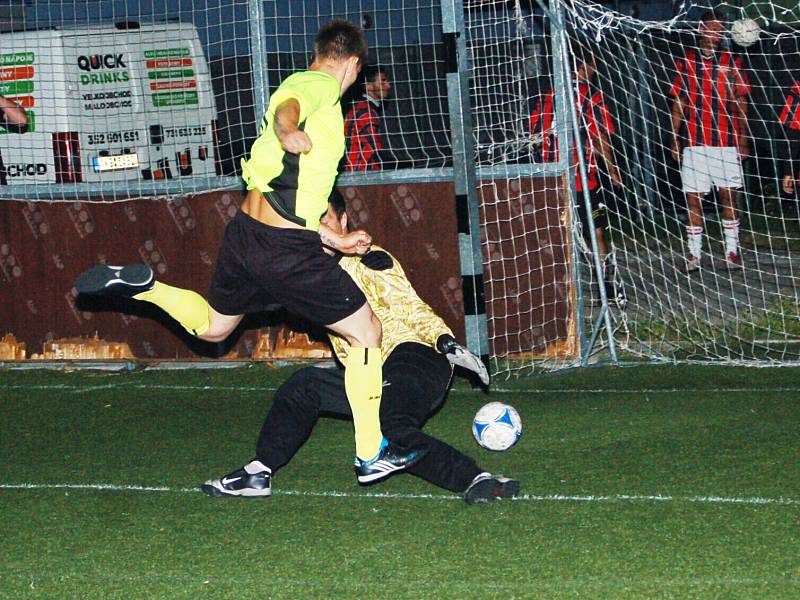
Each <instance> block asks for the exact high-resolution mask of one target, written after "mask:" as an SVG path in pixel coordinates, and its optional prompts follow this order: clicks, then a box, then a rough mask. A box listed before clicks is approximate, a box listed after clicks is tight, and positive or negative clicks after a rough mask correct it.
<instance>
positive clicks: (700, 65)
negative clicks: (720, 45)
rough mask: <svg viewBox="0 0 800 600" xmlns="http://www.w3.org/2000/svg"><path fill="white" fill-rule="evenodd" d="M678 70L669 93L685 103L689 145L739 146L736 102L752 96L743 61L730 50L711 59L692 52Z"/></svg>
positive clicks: (679, 62)
mask: <svg viewBox="0 0 800 600" xmlns="http://www.w3.org/2000/svg"><path fill="white" fill-rule="evenodd" d="M675 68H676V69H677V71H678V73H677V74H676V75H675V79H674V80H673V82H672V88H671V89H670V91H669V93H670V95H672V96H674V97H676V98H680V99H681V100H682V101H683V102H684V117H685V120H686V137H687V139H688V145H689V146H714V147H719V146H736V145H737V142H738V137H739V125H740V123H739V115H738V111H737V108H736V105H735V103H736V101H737V100H738V99H739V98H741V97H743V96H747V95H748V94H749V93H750V82H749V80H748V77H747V73H745V72H744V70H743V69H742V60H741V58H739V57H734V56H733V54H731V53H730V52H729V51H728V50H722V51H720V52H717V53H715V54H714V56H712V57H710V58H705V57H703V56H701V55H700V53H699V52H697V51H696V50H689V51H688V52H686V56H685V57H684V58H682V59H679V60H677V61H676V62H675Z"/></svg>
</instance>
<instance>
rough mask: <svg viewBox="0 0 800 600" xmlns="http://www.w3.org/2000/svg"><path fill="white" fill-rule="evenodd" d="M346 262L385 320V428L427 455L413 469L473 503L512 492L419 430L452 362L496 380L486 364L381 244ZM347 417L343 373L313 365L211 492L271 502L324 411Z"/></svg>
mask: <svg viewBox="0 0 800 600" xmlns="http://www.w3.org/2000/svg"><path fill="white" fill-rule="evenodd" d="M323 222H325V223H326V224H327V225H328V226H329V227H330V228H331V229H333V230H338V231H341V232H342V233H343V234H345V233H346V232H347V213H346V212H345V204H344V200H343V199H342V198H341V196H339V195H338V194H335V193H334V195H333V196H332V197H331V204H330V208H329V209H328V213H327V214H326V216H325V218H324V219H323ZM340 264H341V265H342V268H343V269H344V270H345V271H347V272H348V273H349V274H350V275H351V276H352V277H353V279H354V280H355V281H356V283H357V284H358V286H359V287H360V288H361V289H362V290H363V291H364V293H365V294H366V296H367V298H368V299H369V302H370V304H371V305H372V307H373V309H374V311H375V314H377V315H378V317H379V318H380V320H381V323H382V324H383V333H384V335H383V353H384V356H386V362H385V363H384V366H383V374H384V379H385V382H384V384H383V385H384V392H383V399H382V401H381V424H382V426H383V427H384V431H385V432H386V434H387V435H389V436H390V437H391V439H393V440H397V441H399V442H400V443H402V444H404V445H407V446H419V447H421V448H423V449H424V450H425V451H426V452H425V454H424V456H423V458H422V459H421V460H420V461H419V462H418V463H416V464H415V465H413V466H411V467H409V469H408V470H409V472H410V473H413V474H414V475H417V476H419V477H421V478H423V479H425V480H427V481H429V482H431V483H433V484H434V485H437V486H439V487H442V488H445V489H448V490H451V491H454V492H460V493H461V492H463V493H464V499H465V500H466V501H467V502H468V503H470V504H472V503H475V502H489V501H492V500H495V499H497V498H506V497H511V496H514V495H515V494H516V493H517V491H518V489H519V483H518V482H517V481H514V480H511V479H508V478H505V477H502V476H499V475H492V474H489V473H486V472H484V471H482V470H481V469H480V468H479V467H478V466H477V465H476V463H475V461H474V460H472V459H471V458H469V457H467V456H465V455H464V454H462V453H461V452H459V451H458V450H456V449H455V448H453V447H452V446H450V445H448V444H445V443H444V442H442V441H440V440H438V439H436V438H434V437H431V436H429V435H427V434H426V433H423V432H422V431H420V428H421V427H422V424H423V423H424V422H425V421H426V420H427V418H428V417H429V416H430V415H431V414H432V413H433V412H435V411H436V410H437V409H438V408H439V407H440V406H441V404H442V402H443V400H444V397H445V394H446V393H447V389H448V387H449V385H450V379H451V375H452V366H451V363H454V364H458V365H461V366H463V367H466V368H467V369H470V370H472V371H474V372H476V373H478V375H479V376H480V377H481V379H482V381H483V382H484V383H488V381H489V377H488V373H487V372H486V368H485V367H484V366H483V363H481V361H480V360H479V359H478V358H477V357H475V356H474V355H473V354H471V353H470V352H469V351H468V350H466V349H464V348H463V347H461V346H460V345H459V344H458V343H457V342H456V341H455V340H454V339H453V335H452V332H451V331H450V329H449V328H448V327H447V325H445V323H444V321H442V319H441V318H439V317H438V316H437V315H436V314H435V313H434V312H433V310H432V309H431V308H430V306H428V305H427V304H425V303H424V302H423V301H422V300H421V299H420V298H419V296H417V294H416V292H415V291H414V288H413V287H412V286H411V283H409V281H408V279H407V278H406V275H405V273H404V272H403V268H402V267H401V266H400V264H399V263H398V262H397V260H396V259H395V258H394V257H392V256H391V255H390V254H389V253H387V252H385V251H383V250H380V249H378V248H377V247H373V250H372V251H371V252H369V254H367V255H365V256H364V257H363V258H357V257H347V256H346V257H342V258H341V261H340ZM331 341H332V343H333V347H334V350H335V352H336V355H337V357H339V358H340V359H341V360H342V361H343V362H346V361H347V359H348V354H349V353H350V352H351V351H352V347H351V346H350V345H349V344H348V343H347V341H346V340H345V339H343V338H341V337H338V336H335V335H332V336H331ZM321 412H324V413H327V414H333V415H336V416H349V415H350V410H349V408H348V405H347V398H346V394H345V385H344V374H343V373H342V371H341V370H340V369H327V368H319V367H306V368H303V369H301V370H299V371H297V372H296V373H294V374H293V375H292V377H290V378H289V380H288V381H287V382H286V383H284V384H283V385H282V386H281V387H280V388H279V389H278V391H277V392H276V394H275V398H274V399H273V402H272V407H271V408H270V410H269V413H268V414H267V417H266V420H265V422H264V425H263V427H262V428H261V433H260V434H259V436H258V442H257V443H256V456H255V458H254V459H253V460H252V461H251V462H249V463H247V464H246V465H245V466H243V467H242V468H241V469H237V470H236V471H233V472H232V473H229V474H228V475H225V476H224V477H222V478H221V479H212V480H210V481H207V482H206V483H205V484H204V485H203V486H202V489H203V491H204V492H205V493H207V494H208V495H210V496H215V497H220V496H244V497H266V496H269V495H270V494H271V492H272V488H271V480H272V476H273V475H274V474H275V473H276V471H277V470H278V469H280V468H281V467H282V466H284V465H285V464H286V463H288V462H289V461H290V460H291V458H292V457H293V456H294V454H295V453H296V452H297V451H298V450H299V449H300V447H301V446H302V445H303V443H304V442H305V440H306V439H307V438H308V436H309V435H310V434H311V431H312V430H313V428H314V424H315V423H316V421H317V418H318V417H319V415H320V413H321Z"/></svg>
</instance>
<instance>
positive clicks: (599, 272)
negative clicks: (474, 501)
mask: <svg viewBox="0 0 800 600" xmlns="http://www.w3.org/2000/svg"><path fill="white" fill-rule="evenodd" d="M555 1H556V2H559V1H560V0H555ZM560 8H561V7H560V6H559V9H560ZM559 41H560V42H561V46H562V52H563V53H564V56H567V40H566V35H565V34H564V35H561V36H560V40H559ZM568 62H569V61H564V63H563V64H564V67H565V68H566V70H565V72H564V77H565V78H568V79H569V84H568V85H567V86H566V91H567V104H568V106H569V116H570V118H571V120H572V136H573V138H574V139H575V149H576V150H577V152H576V154H577V155H578V172H579V173H580V175H581V181H583V182H584V185H583V186H582V188H583V202H584V207H585V208H586V220H587V221H588V222H589V232H590V236H589V237H590V238H591V240H592V255H593V258H594V268H595V273H596V277H597V282H598V284H597V285H598V288H599V290H600V299H601V301H602V303H603V306H602V309H601V317H603V318H604V320H605V325H606V334H607V335H608V350H609V352H610V353H611V360H612V361H613V362H617V345H616V342H615V341H614V325H613V323H612V322H611V314H610V311H609V310H608V296H607V295H606V286H605V285H603V282H604V281H605V280H604V277H603V264H602V262H601V261H600V254H599V253H598V248H597V236H596V228H595V226H594V218H593V217H592V200H591V197H590V196H589V189H588V188H589V186H588V181H589V178H588V177H587V169H586V161H585V158H584V156H583V148H582V144H580V143H579V140H580V139H581V136H580V130H579V129H578V123H579V118H580V117H579V115H578V111H577V108H576V106H575V105H576V98H575V90H574V89H573V87H572V83H571V74H572V69H571V68H570V66H569V64H568ZM570 150H571V148H570ZM559 154H561V153H559ZM564 154H571V152H570V151H568V152H564ZM599 321H600V319H599V318H598V321H597V324H596V325H595V329H597V325H599ZM596 338H597V336H596V335H594V336H593V337H592V340H595V339H596ZM590 351H591V347H588V348H587V349H586V352H584V354H583V356H582V359H581V364H582V365H584V366H586V365H587V364H588V362H589V352H590Z"/></svg>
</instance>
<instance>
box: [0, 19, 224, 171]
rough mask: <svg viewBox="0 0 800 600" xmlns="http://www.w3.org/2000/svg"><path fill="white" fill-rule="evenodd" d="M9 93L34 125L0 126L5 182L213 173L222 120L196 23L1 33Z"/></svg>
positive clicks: (0, 91) (3, 78)
mask: <svg viewBox="0 0 800 600" xmlns="http://www.w3.org/2000/svg"><path fill="white" fill-rule="evenodd" d="M0 95H3V96H5V97H7V98H10V99H12V100H14V101H16V102H17V103H18V104H20V105H21V106H23V107H24V108H25V109H26V111H27V112H28V120H29V123H28V131H27V132H26V133H24V134H21V135H20V134H15V133H12V132H5V130H3V129H2V127H0V158H2V162H3V165H4V169H3V171H4V177H3V179H5V183H7V184H8V185H13V184H31V183H35V184H38V183H73V182H87V183H91V182H106V181H125V180H154V179H173V178H181V177H197V176H201V177H212V176H214V175H216V174H218V171H219V168H218V161H217V151H216V147H215V130H214V128H215V125H216V118H217V111H216V104H215V101H214V94H213V91H212V89H211V78H210V76H209V71H208V64H207V63H206V59H205V56H204V54H203V49H202V46H201V45H200V40H199V38H198V36H197V30H196V29H195V28H194V26H193V25H191V24H187V23H164V24H141V25H139V24H138V23H124V24H118V25H116V26H114V25H112V26H108V27H91V28H81V29H63V30H43V31H23V32H14V33H3V34H0Z"/></svg>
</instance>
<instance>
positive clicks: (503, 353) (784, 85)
mask: <svg viewBox="0 0 800 600" xmlns="http://www.w3.org/2000/svg"><path fill="white" fill-rule="evenodd" d="M713 4H714V5H715V6H714V7H713V8H714V11H713V14H710V13H709V12H708V10H709V8H710V5H709V4H708V3H706V4H705V5H702V6H700V5H696V4H692V3H689V2H686V3H676V6H675V10H674V11H672V13H671V14H670V15H669V18H666V19H663V20H658V21H643V20H639V19H637V18H633V17H631V16H627V15H623V14H619V13H615V12H612V11H610V10H608V9H607V8H605V7H602V6H599V5H596V4H594V3H590V2H583V1H574V2H569V3H564V5H563V8H562V10H563V16H562V19H563V25H564V28H563V31H564V38H563V42H564V46H565V50H566V52H565V56H564V61H565V62H566V63H567V68H566V69H565V71H566V72H567V74H568V75H569V80H568V81H569V88H570V89H568V90H566V91H567V92H568V93H567V94H566V95H567V96H568V97H569V98H570V100H571V101H572V102H573V103H574V105H575V116H576V120H577V131H576V132H575V133H576V135H575V136H574V137H573V139H579V140H580V141H579V142H578V143H577V144H576V143H575V142H574V141H573V142H571V143H572V149H573V152H574V150H575V149H576V148H580V153H581V158H583V159H584V162H585V165H584V166H585V168H586V170H585V173H586V175H587V177H586V180H587V181H588V182H589V185H587V186H582V185H581V183H582V181H580V180H581V179H582V178H581V177H580V176H579V175H577V174H578V172H579V166H578V164H577V163H578V156H577V153H573V154H572V156H569V163H570V165H569V174H570V177H569V181H567V182H566V183H565V184H564V185H563V187H564V188H565V189H567V190H570V191H572V190H574V187H575V185H576V183H577V186H578V188H579V190H581V191H579V192H578V193H577V194H576V195H575V199H574V203H573V204H572V206H567V208H568V210H565V211H563V212H562V218H564V219H567V224H566V227H567V228H569V229H570V231H571V234H572V240H574V247H573V248H572V250H573V251H574V254H571V253H570V251H565V252H564V254H565V255H566V256H567V257H569V256H572V257H573V258H574V259H575V261H574V264H573V265H572V266H571V267H570V268H568V269H566V272H564V273H562V272H561V271H558V270H556V272H555V275H556V277H555V279H553V280H551V279H550V278H549V277H548V276H545V272H544V271H540V272H539V276H538V277H537V278H536V279H537V281H538V284H539V285H541V286H545V287H546V286H548V285H553V286H556V288H559V287H560V288H563V290H564V292H563V293H562V296H565V297H566V298H567V300H566V302H567V304H570V302H572V301H571V300H570V299H569V295H570V294H575V299H574V302H575V304H574V305H570V306H569V308H568V310H567V313H566V314H567V317H566V323H565V324H564V327H565V328H566V333H564V332H562V331H560V330H558V328H556V329H554V330H552V331H551V332H548V331H547V330H546V328H544V326H543V323H545V322H546V321H543V320H542V319H541V318H537V319H534V320H533V321H532V322H528V323H526V327H529V328H530V331H532V332H537V331H538V332H540V333H541V335H540V339H539V342H538V343H537V342H533V343H532V344H530V345H529V346H528V352H527V353H526V348H525V347H524V344H525V343H528V342H529V340H525V341H524V342H523V343H522V344H521V345H520V346H519V347H514V344H511V343H510V340H511V338H510V337H509V333H508V332H507V331H506V329H507V328H506V327H505V326H504V325H505V323H503V322H502V321H503V318H504V317H503V315H502V314H500V313H497V312H496V311H495V312H494V313H493V314H490V316H489V320H490V331H491V336H492V348H493V349H492V354H493V356H494V357H495V365H494V368H495V371H496V373H497V374H503V373H506V374H513V373H522V372H526V371H527V370H532V369H538V368H543V367H546V368H559V367H563V366H566V365H571V364H575V363H576V362H577V361H579V360H582V359H584V360H594V358H593V357H587V356H585V352H586V350H585V349H584V350H582V351H581V350H580V344H581V343H584V344H585V343H586V341H587V340H588V339H590V338H591V336H592V335H593V334H596V333H599V334H600V343H599V344H597V345H595V347H594V353H595V355H596V357H602V356H607V354H604V352H605V350H606V349H607V348H608V339H607V337H606V332H607V330H606V324H605V322H604V321H603V320H600V321H598V320H597V319H598V316H601V314H600V309H601V306H602V304H601V303H602V299H601V292H600V288H601V287H602V288H603V289H604V291H605V292H606V293H607V295H608V298H609V300H608V306H609V310H610V317H611V323H610V326H611V329H612V330H613V332H614V336H613V337H614V341H615V343H616V351H617V352H618V353H619V354H620V356H621V357H622V358H637V359H638V358H646V359H654V360H702V361H718V362H723V363H730V362H737V363H742V362H744V363H753V364H764V363H765V362H772V363H791V362H795V361H797V359H798V351H799V350H800V346H799V345H798V342H800V338H799V337H798V334H799V333H800V321H798V316H800V311H798V308H797V307H798V303H797V299H798V280H797V273H798V266H800V263H798V249H799V248H800V239H799V238H800V214H799V213H798V200H797V184H796V178H797V175H798V167H799V166H800V165H799V164H798V162H797V158H798V156H800V154H798V145H797V141H798V139H800V138H798V135H797V134H798V131H800V120H798V116H797V115H798V113H797V102H798V99H800V98H799V97H798V94H800V86H798V85H797V84H796V82H797V80H798V79H800V60H799V59H800V54H799V53H798V44H797V41H798V40H797V29H796V23H797V18H798V15H797V6H796V4H789V3H787V4H786V6H784V7H781V6H779V5H778V3H756V2H749V3H748V2H742V3H736V4H733V3H713ZM513 20H514V17H513V16H512V17H509V23H511V22H513ZM547 23H548V24H550V21H549V20H548V21H547ZM551 33H552V31H551ZM556 38H557V36H555V35H550V36H549V38H548V41H550V42H552V43H553V44H555V43H556V42H554V41H553V40H555V39H556ZM476 39H477V38H476ZM522 43H523V41H522V40H520V44H522ZM556 62H557V61H551V64H556ZM587 64H589V65H590V67H591V68H587V66H586V65H587ZM499 77H500V78H501V79H502V78H503V77H506V78H508V76H507V75H506V74H503V75H500V76H499ZM547 78H548V79H549V81H548V82H547V83H546V84H540V85H539V86H538V89H537V87H536V86H529V87H528V88H527V90H524V91H523V94H526V95H531V94H536V93H538V98H529V100H531V104H533V105H534V107H536V106H537V105H538V106H539V107H540V108H541V107H542V106H543V105H544V103H545V101H546V99H547V93H548V92H547V91H546V90H549V89H550V88H551V87H554V86H555V87H556V94H555V95H556V97H558V86H557V82H556V81H555V80H554V78H553V76H552V74H548V76H547ZM503 81H505V80H503ZM509 87H510V86H509ZM507 106H508V105H507ZM536 110H537V109H536V108H534V113H535V112H536ZM553 110H554V111H555V112H558V110H557V107H556V108H554V109H553ZM565 112H569V111H565ZM511 122H512V121H511V120H508V121H506V123H511ZM562 123H563V124H562V125H559V121H558V119H553V120H552V123H551V124H550V127H551V129H550V130H549V131H548V129H547V127H546V126H545V127H543V126H542V125H541V124H540V125H539V126H538V129H537V127H536V126H535V125H534V126H533V127H532V128H531V129H530V130H529V131H528V132H525V133H523V134H522V136H521V137H520V139H521V140H522V139H524V140H526V141H528V140H530V141H531V143H532V144H533V146H534V149H533V151H532V153H531V155H532V157H533V158H532V160H533V161H534V164H537V163H538V164H540V165H541V164H543V163H544V162H545V161H547V160H555V161H558V160H559V159H558V158H557V157H556V158H553V157H552V156H551V157H550V158H549V159H548V158H547V157H546V154H547V150H546V149H544V148H543V146H546V145H547V144H548V141H549V142H550V143H551V144H552V139H548V137H547V134H548V132H549V133H551V134H552V135H553V136H555V137H558V135H559V134H560V133H563V130H560V129H559V127H562V128H564V127H567V128H570V129H571V124H570V123H568V122H563V121H562ZM495 129H496V128H495ZM543 130H544V134H545V135H544V141H542V140H540V139H536V136H537V135H539V136H540V137H541V134H542V131H543ZM526 133H530V134H533V138H530V137H529V136H528V135H526ZM570 133H573V132H572V131H570ZM478 136H479V139H480V136H481V132H480V131H479V132H478ZM498 149H499V144H496V146H495V151H497V150H498ZM479 160H480V157H479ZM576 178H577V179H578V180H579V181H577V182H576V181H575V179H576ZM544 181H548V179H546V178H545V179H544ZM520 182H522V183H524V178H521V179H520ZM518 187H519V188H520V189H522V190H524V189H525V186H524V185H521V186H518ZM557 187H558V186H557ZM582 187H587V188H588V189H589V190H591V193H590V194H589V196H590V200H591V202H592V206H593V208H594V209H595V210H594V211H592V214H593V215H594V217H595V218H596V219H598V221H597V223H595V225H599V226H601V227H602V230H600V229H597V230H596V237H597V239H598V241H599V242H600V243H601V247H600V248H598V252H599V253H600V255H601V257H602V258H603V259H604V261H603V265H602V268H601V269H597V268H596V267H595V263H594V253H593V247H592V244H591V233H590V228H589V227H588V226H587V222H588V221H589V219H588V217H587V216H586V214H585V211H583V212H581V211H580V210H578V206H579V205H583V203H584V202H585V200H586V198H585V194H584V192H583V191H582ZM489 196H490V197H491V198H493V202H495V203H501V204H502V203H506V204H510V205H515V204H516V205H517V206H518V208H521V211H522V212H523V213H524V212H525V210H526V207H528V210H532V211H533V212H535V211H537V210H540V208H541V210H545V209H546V208H545V207H544V204H546V203H543V202H542V199H541V198H540V197H539V196H538V195H535V196H534V197H535V200H536V201H535V202H534V203H533V204H532V205H531V204H529V203H527V202H526V200H525V198H526V196H525V194H524V193H520V194H517V195H516V196H514V197H512V198H507V197H506V196H507V194H505V192H498V191H496V190H495V191H493V192H492V193H491V194H489ZM567 204H570V203H569V202H568V203H567ZM484 206H485V207H488V206H491V203H489V204H485V205H484ZM598 207H599V208H601V210H600V211H598V210H597V209H598ZM603 208H605V212H606V213H607V217H604V216H602V212H603V210H602V209H603ZM489 212H490V211H489V210H487V215H488V214H489ZM494 212H497V211H494ZM532 223H533V229H532V230H528V229H526V228H524V227H523V228H522V229H520V231H517V232H512V231H510V230H509V231H507V232H505V233H504V234H503V239H502V241H501V242H498V241H497V240H495V239H493V238H494V236H492V235H487V236H486V237H487V240H486V241H485V243H484V250H485V254H487V255H488V256H489V259H488V261H487V272H488V275H489V280H490V282H491V283H490V287H491V289H493V290H495V295H501V294H502V295H503V296H504V297H505V298H512V297H515V298H518V297H519V296H520V293H521V290H525V282H524V276H525V274H526V273H525V271H524V270H522V269H520V265H521V264H525V262H526V261H530V258H531V254H532V251H531V250H530V248H525V249H523V247H524V246H525V244H526V243H527V242H528V241H530V239H531V238H532V237H534V236H535V235H536V233H537V232H538V233H541V232H542V230H543V229H542V224H541V223H538V222H536V221H535V220H534V221H532ZM492 226H493V225H492V223H491V219H490V218H489V216H487V227H488V228H491V227H492ZM507 236H510V237H507ZM603 239H604V240H605V242H606V248H603V247H602V241H603ZM498 247H506V248H513V250H507V251H504V252H502V253H498V252H497V248H498ZM538 247H541V243H540V244H539V246H538ZM517 250H518V251H519V254H518V256H516V257H515V256H514V252H515V251H517ZM535 253H536V250H535V249H534V250H533V254H535ZM520 257H522V263H520ZM506 259H511V260H510V261H509V262H510V263H511V264H513V265H514V266H513V268H512V271H513V272H509V271H508V264H507V261H506ZM514 269H516V270H514ZM570 271H571V272H572V275H573V276H574V277H572V278H570V275H569V274H568V273H569V272H570ZM562 275H563V278H561V279H559V277H560V276H562ZM522 293H523V294H524V291H523V292H522ZM534 295H535V292H534ZM540 296H541V298H542V300H546V297H545V296H544V295H543V294H540ZM557 296H558V295H557ZM508 302H509V301H508V300H506V302H505V304H506V305H508ZM548 306H549V308H550V309H553V310H554V311H555V312H554V313H553V314H554V315H555V318H560V315H559V313H558V312H557V309H558V307H559V298H558V297H556V298H555V299H553V300H551V303H550V304H549V305H548ZM548 306H544V307H542V310H543V311H544V312H547V309H548ZM531 314H535V313H531V312H530V310H529V309H525V310H523V309H522V307H519V308H518V309H517V311H516V313H515V314H514V318H516V319H521V318H523V316H526V317H527V316H528V315H531ZM505 320H506V321H508V319H507V318H506V319H505ZM572 327H574V329H570V328H572ZM562 329H563V327H562ZM598 329H600V331H598ZM562 333H563V335H564V336H566V338H570V336H573V340H574V342H575V344H577V345H575V344H570V343H568V342H564V340H563V338H562V337H561V335H562ZM516 337H517V338H518V337H519V336H516ZM532 337H534V338H535V334H534V335H533V336H532ZM559 349H561V350H564V349H566V350H567V352H561V353H559ZM543 359H546V360H543Z"/></svg>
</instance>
